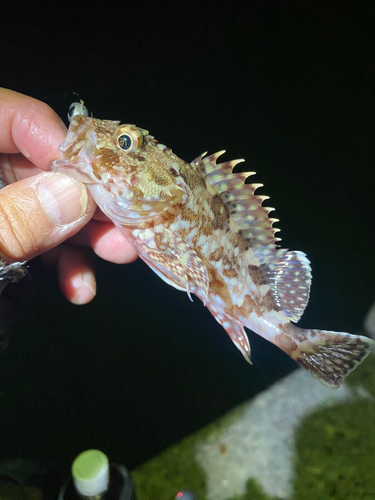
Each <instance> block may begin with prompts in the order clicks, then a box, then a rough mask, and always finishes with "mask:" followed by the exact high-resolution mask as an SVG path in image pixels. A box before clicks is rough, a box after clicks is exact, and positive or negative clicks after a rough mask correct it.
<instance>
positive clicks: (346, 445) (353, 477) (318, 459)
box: [292, 355, 375, 500]
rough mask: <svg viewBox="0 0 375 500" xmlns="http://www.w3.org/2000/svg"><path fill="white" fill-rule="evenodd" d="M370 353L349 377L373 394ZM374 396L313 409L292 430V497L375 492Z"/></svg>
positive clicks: (350, 498) (325, 498) (362, 499)
mask: <svg viewBox="0 0 375 500" xmlns="http://www.w3.org/2000/svg"><path fill="white" fill-rule="evenodd" d="M374 362H375V356H373V355H372V356H371V357H370V358H369V359H368V360H367V361H366V362H365V363H364V364H363V365H361V366H360V367H359V368H358V369H357V370H356V371H355V372H354V373H353V374H352V375H351V376H350V377H349V379H348V384H349V386H350V387H352V389H353V392H354V395H356V394H357V395H358V392H359V391H358V389H359V388H360V387H362V388H364V389H366V390H367V391H368V392H369V393H371V394H373V395H374V394H375V370H374ZM374 464H375V402H374V401H373V400H371V399H362V398H360V397H358V398H356V399H355V400H354V401H353V402H350V403H346V404H339V405H336V406H334V407H331V408H328V409H323V410H320V411H316V412H314V413H313V414H311V415H309V416H308V417H307V418H305V419H304V421H303V422H302V423H301V426H300V428H299V430H298V432H297V434H296V461H295V471H296V480H295V485H294V493H293V496H292V499H293V500H310V499H311V500H313V499H314V500H316V499H317V498H319V499H320V500H333V499H334V500H370V499H374V498H375V475H374Z"/></svg>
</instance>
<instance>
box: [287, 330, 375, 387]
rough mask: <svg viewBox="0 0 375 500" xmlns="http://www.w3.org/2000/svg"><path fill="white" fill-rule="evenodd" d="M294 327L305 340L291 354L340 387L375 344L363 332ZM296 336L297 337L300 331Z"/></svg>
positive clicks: (333, 384) (302, 364)
mask: <svg viewBox="0 0 375 500" xmlns="http://www.w3.org/2000/svg"><path fill="white" fill-rule="evenodd" d="M293 326H294V325H293ZM294 328H295V329H296V330H299V332H303V335H301V337H302V338H303V337H304V339H303V340H302V339H301V340H300V342H299V343H298V347H297V348H296V349H295V350H294V351H293V352H292V353H291V356H292V358H293V359H294V360H295V361H296V362H297V363H298V364H299V365H301V366H303V367H304V368H306V370H308V371H309V372H310V373H311V374H312V375H313V376H314V377H315V378H317V379H318V380H319V381H320V382H322V383H323V384H325V385H327V386H328V387H340V385H341V384H342V382H343V381H344V378H345V377H346V376H347V375H348V374H349V373H350V372H351V371H352V370H354V368H355V367H356V366H357V365H359V364H360V363H361V362H362V361H363V360H364V359H365V358H366V356H368V354H370V352H371V350H372V349H373V348H374V347H375V342H374V341H373V340H371V339H369V338H367V337H362V336H360V335H351V334H349V333H337V332H328V331H325V330H302V329H301V328H298V327H296V326H294ZM296 333H297V332H296ZM293 337H294V339H295V340H297V338H298V334H297V335H296V336H294V335H293ZM301 337H300V338H301Z"/></svg>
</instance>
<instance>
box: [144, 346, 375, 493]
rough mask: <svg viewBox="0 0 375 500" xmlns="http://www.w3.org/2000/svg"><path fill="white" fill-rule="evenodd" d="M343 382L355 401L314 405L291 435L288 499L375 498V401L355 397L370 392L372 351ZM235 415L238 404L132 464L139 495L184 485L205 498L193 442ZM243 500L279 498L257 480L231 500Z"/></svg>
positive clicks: (374, 367)
mask: <svg viewBox="0 0 375 500" xmlns="http://www.w3.org/2000/svg"><path fill="white" fill-rule="evenodd" d="M348 385H349V386H350V388H351V390H352V391H353V395H354V400H352V401H351V402H350V403H348V404H338V405H336V406H333V407H330V408H327V409H319V408H317V409H316V411H315V412H313V413H312V414H310V415H309V416H308V417H307V418H305V419H304V420H303V421H302V422H301V425H300V427H299V429H298V431H297V433H296V453H295V471H296V478H295V482H294V491H293V495H292V496H291V498H290V499H288V500H316V499H319V500H332V499H335V500H371V499H374V498H375V475H374V463H375V399H374V400H372V399H363V396H361V395H360V392H361V390H360V389H361V388H363V389H365V390H366V391H368V393H369V394H371V396H375V355H370V356H369V358H368V359H367V360H366V361H365V362H364V363H363V364H362V365H361V366H360V367H359V368H358V369H357V370H356V371H355V372H353V373H352V374H351V375H350V376H349V378H348ZM240 413H241V406H240V407H238V408H237V409H236V410H234V411H232V412H231V413H229V414H228V415H226V416H225V417H223V418H222V419H220V420H218V421H217V422H215V423H213V424H211V425H209V426H207V427H206V428H204V429H202V430H201V431H199V432H198V433H196V434H194V435H192V436H190V437H188V438H186V439H184V440H183V441H182V442H181V443H179V444H177V445H176V446H174V447H171V448H170V449H168V450H167V451H165V452H163V453H161V454H160V455H158V456H157V457H155V458H154V459H152V460H150V461H149V462H147V463H146V464H144V465H142V466H141V467H139V468H137V469H136V470H135V471H134V479H135V482H136V488H137V494H138V496H139V498H140V499H142V500H151V499H155V498H158V499H172V498H174V495H175V494H176V492H177V491H178V490H179V489H180V488H181V487H183V488H184V489H189V490H191V491H193V492H194V493H195V494H196V495H197V498H198V499H199V500H204V499H205V498H206V483H205V475H204V472H203V471H202V470H201V468H200V466H199V465H198V464H197V463H196V462H195V459H194V457H195V454H196V449H197V446H198V444H199V443H200V442H201V441H204V440H206V439H209V438H210V436H212V435H214V434H215V433H217V431H218V430H219V429H221V428H222V427H223V426H224V427H225V426H228V424H233V420H234V419H236V416H238V415H239V414H240ZM223 452H225V450H223ZM245 499H246V500H279V499H278V498H277V497H271V496H269V495H267V494H266V493H264V492H262V488H261V487H260V486H259V485H258V484H257V482H256V478H254V479H250V480H249V481H248V483H247V493H246V495H245V496H241V497H232V498H231V500H245ZM228 500H229V499H228Z"/></svg>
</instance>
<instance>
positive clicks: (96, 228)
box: [71, 220, 138, 264]
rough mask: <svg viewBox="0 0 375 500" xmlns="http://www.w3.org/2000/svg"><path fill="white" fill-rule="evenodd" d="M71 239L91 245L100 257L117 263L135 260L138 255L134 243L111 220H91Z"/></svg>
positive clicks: (81, 243)
mask: <svg viewBox="0 0 375 500" xmlns="http://www.w3.org/2000/svg"><path fill="white" fill-rule="evenodd" d="M71 241H72V243H75V244H78V245H88V246H91V247H92V249H93V250H94V252H95V253H96V254H97V255H98V256H99V257H101V258H102V259H105V260H108V261H110V262H114V263H115V264H126V263H128V262H133V261H134V260H135V259H136V258H137V257H138V254H137V252H136V251H135V250H134V248H133V247H132V245H131V244H130V243H129V242H128V240H127V239H126V238H125V236H124V235H123V234H122V233H121V231H120V230H119V229H118V228H117V227H115V226H114V225H113V224H112V223H111V222H100V221H96V220H91V221H90V222H89V223H88V224H87V226H85V227H84V228H83V229H82V231H80V232H79V234H76V235H75V236H74V237H73V238H72V239H71Z"/></svg>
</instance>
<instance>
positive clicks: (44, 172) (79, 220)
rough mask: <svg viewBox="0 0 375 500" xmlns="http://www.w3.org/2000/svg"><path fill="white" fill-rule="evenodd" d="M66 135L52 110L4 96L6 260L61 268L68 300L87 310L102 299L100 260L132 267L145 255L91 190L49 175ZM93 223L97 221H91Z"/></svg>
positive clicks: (0, 223) (0, 122)
mask: <svg viewBox="0 0 375 500" xmlns="http://www.w3.org/2000/svg"><path fill="white" fill-rule="evenodd" d="M65 135H66V128H65V125H64V124H63V122H62V121H61V120H60V118H59V117H58V116H57V115H56V113H55V112H54V111H53V110H52V109H51V108H50V107H49V106H47V105H46V104H45V103H43V102H40V101H38V100H36V99H33V98H31V97H28V96H25V95H23V94H19V93H17V92H13V91H11V90H7V89H2V88H0V170H1V173H2V176H3V180H4V182H5V183H6V184H8V185H7V186H6V187H4V188H3V189H1V190H0V258H2V259H3V260H4V261H5V262H7V263H11V262H15V261H24V260H30V259H32V258H33V257H36V256H37V255H40V254H43V258H44V260H45V261H46V262H53V261H56V262H57V265H58V272H59V283H60V287H61V289H62V292H63V293H64V295H65V296H66V297H67V299H69V300H70V301H71V302H73V303H75V304H85V303H87V302H89V301H90V300H92V299H93V297H94V296H95V293H96V282H95V275H94V270H93V259H92V257H91V255H90V254H89V253H88V252H87V249H86V248H85V246H90V247H92V249H93V250H94V252H95V253H96V254H97V255H99V257H102V258H103V259H105V260H109V261H111V262H115V263H118V264H122V263H126V262H131V261H133V260H134V259H135V258H136V257H137V254H136V252H135V250H134V248H133V247H132V246H131V245H130V243H128V241H127V240H126V239H125V238H124V236H123V235H122V234H121V232H120V231H119V230H118V229H117V228H115V227H114V226H113V224H112V223H111V222H109V221H108V219H107V218H106V217H105V216H104V215H103V214H102V213H101V212H100V211H99V209H96V204H95V202H94V200H93V199H92V197H91V195H90V193H89V192H88V190H87V189H86V187H85V185H84V184H81V183H80V182H77V181H75V180H74V179H71V178H69V177H66V176H64V175H61V174H59V173H53V172H50V171H49V165H50V163H51V161H52V160H55V159H57V158H59V157H60V156H61V155H60V153H59V151H58V147H59V145H60V144H61V142H63V140H64V139H65ZM90 219H91V220H90Z"/></svg>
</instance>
